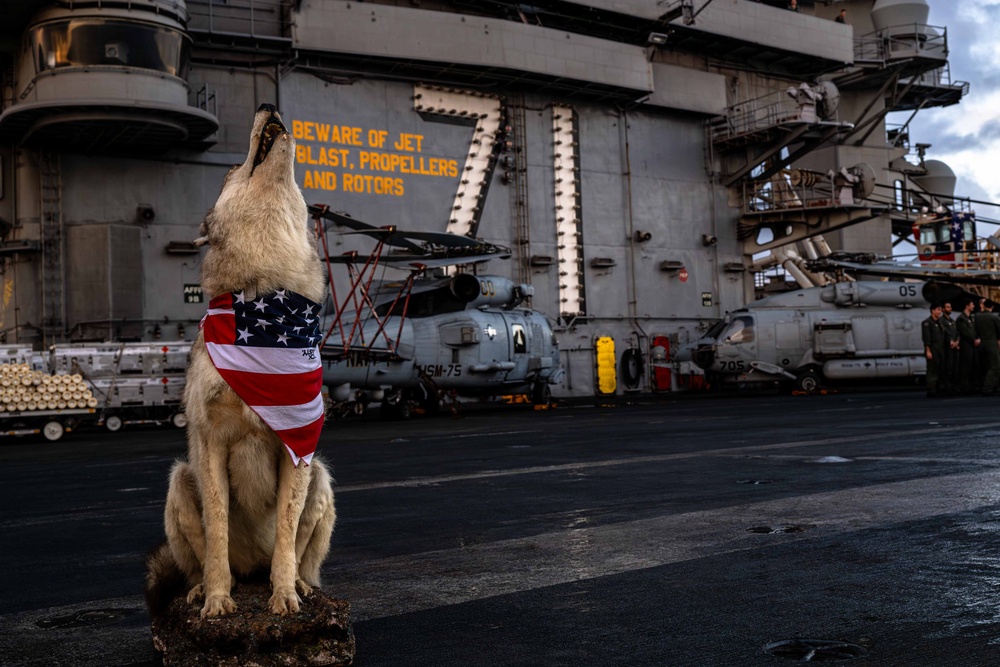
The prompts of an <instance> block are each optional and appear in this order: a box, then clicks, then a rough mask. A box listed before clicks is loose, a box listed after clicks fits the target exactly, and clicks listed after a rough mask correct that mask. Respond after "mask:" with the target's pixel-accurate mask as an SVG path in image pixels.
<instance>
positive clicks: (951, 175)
mask: <svg viewBox="0 0 1000 667" xmlns="http://www.w3.org/2000/svg"><path fill="white" fill-rule="evenodd" d="M924 168H925V169H927V173H926V174H921V175H919V176H918V175H916V174H914V175H913V176H912V178H913V181H914V182H915V183H916V184H917V185H919V186H920V187H922V188H923V189H924V190H926V191H927V192H930V193H933V194H935V195H941V196H940V197H938V199H939V200H941V201H942V202H945V203H947V202H950V201H951V200H952V198H953V197H954V196H955V182H956V180H957V179H956V177H955V172H954V171H952V169H951V167H949V166H948V165H947V164H945V163H944V162H941V161H940V160H925V161H924Z"/></svg>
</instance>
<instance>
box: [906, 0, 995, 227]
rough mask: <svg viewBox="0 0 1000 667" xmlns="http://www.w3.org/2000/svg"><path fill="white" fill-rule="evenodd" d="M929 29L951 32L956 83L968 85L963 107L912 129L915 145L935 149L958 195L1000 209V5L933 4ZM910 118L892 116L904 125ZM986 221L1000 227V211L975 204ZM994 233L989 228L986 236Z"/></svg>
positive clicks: (967, 0)
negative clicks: (950, 173)
mask: <svg viewBox="0 0 1000 667" xmlns="http://www.w3.org/2000/svg"><path fill="white" fill-rule="evenodd" d="M929 4H930V7H931V13H930V18H929V23H930V24H931V25H935V26H947V28H948V47H949V55H948V62H949V63H950V65H951V78H952V81H968V82H969V83H970V90H969V95H968V96H967V97H965V98H964V99H963V100H962V102H961V104H957V105H954V106H950V107H945V108H935V109H925V110H923V111H921V112H920V113H918V114H917V116H916V118H914V120H913V122H912V123H911V129H910V145H911V146H912V145H914V144H916V143H918V142H919V143H929V144H932V148H931V149H930V150H929V151H928V152H927V157H928V158H933V159H935V160H941V161H943V162H945V163H947V164H948V166H950V167H951V168H952V169H953V170H954V171H955V174H956V175H957V176H958V185H957V187H956V190H955V194H956V195H958V196H965V197H971V198H972V199H982V200H985V201H990V202H998V203H1000V66H998V63H1000V34H998V32H1000V0H929ZM907 117H908V114H892V115H890V116H889V119H888V122H889V123H894V122H895V123H904V122H906V118H907ZM973 208H974V209H975V210H976V213H977V215H978V216H979V217H980V218H989V219H992V220H997V221H1000V206H984V205H982V204H975V205H974V206H973ZM993 229H994V228H992V227H989V226H986V225H983V226H982V228H981V229H980V234H984V233H986V234H989V233H991V232H992V231H993Z"/></svg>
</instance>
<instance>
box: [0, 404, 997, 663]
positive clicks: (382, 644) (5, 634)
mask: <svg viewBox="0 0 1000 667" xmlns="http://www.w3.org/2000/svg"><path fill="white" fill-rule="evenodd" d="M998 408H1000V401H998V400H996V399H987V398H978V397H977V398H968V399H959V398H955V399H945V400H937V401H928V400H926V399H925V398H924V397H923V394H922V393H920V392H881V393H861V394H859V393H855V394H839V395H834V396H810V397H755V398H723V399H705V400H679V401H672V400H666V399H664V400H662V401H661V402H658V403H656V404H650V405H643V406H632V407H589V408H587V407H574V408H559V409H556V410H550V411H543V412H534V411H532V410H530V409H528V408H526V407H521V406H508V407H505V408H503V409H488V410H480V411H468V412H467V413H466V414H465V416H464V417H463V418H462V419H458V420H453V419H451V418H448V417H438V418H419V419H415V420H412V421H409V422H405V423H404V422H395V423H393V422H381V421H377V420H370V421H367V420H366V421H346V422H340V423H334V424H329V425H328V426H327V428H326V430H325V432H324V435H323V440H322V442H321V445H320V451H321V453H322V456H323V457H324V458H325V459H326V461H327V462H328V463H330V464H331V466H332V468H333V470H334V474H335V476H336V478H337V488H336V491H337V508H338V515H339V518H338V523H337V529H336V531H335V533H334V537H333V544H332V549H331V552H330V557H329V559H328V561H327V564H326V566H325V567H324V578H325V582H324V583H325V590H326V591H327V592H328V593H330V594H332V595H335V596H338V597H341V596H342V597H347V598H349V599H350V600H351V603H352V605H353V616H354V620H355V632H356V637H357V656H358V659H357V661H356V664H357V665H360V666H364V667H375V666H385V667H404V666H411V665H414V666H416V665H421V666H428V667H431V666H434V667H441V666H446V667H447V666H452V665H476V666H478V665H483V666H486V665H629V666H631V667H636V666H645V665H648V666H651V667H652V666H656V667H664V666H671V667H673V666H679V667H682V666H702V665H704V666H707V667H722V666H730V665H732V666H753V665H778V666H780V665H783V664H791V662H792V661H790V660H785V659H782V658H779V657H774V656H772V655H770V654H769V653H767V652H765V651H764V647H765V645H767V644H769V643H771V642H777V641H781V640H787V639H792V638H806V639H826V640H839V641H845V642H850V643H852V644H856V645H858V646H861V647H863V648H866V649H867V651H868V654H867V657H863V658H857V659H854V660H851V661H849V662H847V663H843V664H856V665H878V666H896V665H898V666H900V667H903V666H906V667H924V666H926V667H942V666H946V665H962V666H963V667H976V666H979V665H982V666H986V665H995V664H998V662H1000V586H998V584H1000V470H998V467H1000V454H998V444H1000V410H998ZM184 449H185V444H184V438H183V433H182V432H180V431H176V430H171V429H167V428H164V429H148V430H135V431H131V432H130V431H122V432H119V433H117V434H109V433H104V432H98V431H93V432H90V433H85V432H78V433H73V434H70V435H67V437H66V438H64V439H63V440H62V441H61V442H59V443H48V442H45V441H44V440H41V439H32V440H27V439H23V440H18V439H6V440H3V441H0V526H2V539H0V545H2V546H0V556H2V563H3V567H2V568H0V665H4V666H5V667H6V666H18V667H20V666H27V665H32V666H38V667H42V666H45V667H51V666H58V665H67V666H70V665H71V666H73V667H120V666H125V665H156V664H158V657H157V654H156V652H155V651H154V649H153V647H152V643H151V640H150V632H149V625H148V618H147V616H146V613H145V611H144V609H143V606H142V600H141V591H142V585H143V584H142V581H143V566H142V559H143V556H144V554H145V552H146V551H147V550H148V549H149V548H151V547H152V546H154V545H155V544H156V543H157V542H158V541H159V540H161V539H162V535H163V528H162V511H163V501H164V497H165V494H166V479H167V474H168V471H169V468H170V464H171V461H172V460H173V459H174V458H176V457H178V456H182V455H183V454H184ZM749 529H757V531H758V532H751V531H749ZM767 529H771V530H767ZM773 530H780V531H783V532H771V531H773ZM81 612H90V613H85V614H81ZM42 626H47V627H42Z"/></svg>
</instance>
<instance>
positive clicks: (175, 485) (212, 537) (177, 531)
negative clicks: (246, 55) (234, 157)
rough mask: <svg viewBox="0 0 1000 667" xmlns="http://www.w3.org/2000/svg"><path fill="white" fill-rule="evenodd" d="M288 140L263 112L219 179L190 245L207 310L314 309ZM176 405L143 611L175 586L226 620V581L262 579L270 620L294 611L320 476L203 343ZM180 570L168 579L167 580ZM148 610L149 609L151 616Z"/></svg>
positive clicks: (305, 570) (312, 538) (313, 581)
mask: <svg viewBox="0 0 1000 667" xmlns="http://www.w3.org/2000/svg"><path fill="white" fill-rule="evenodd" d="M294 156H295V140H294V139H293V138H292V136H291V135H290V134H289V133H288V132H287V131H286V130H285V128H284V126H283V125H282V124H281V120H280V116H278V113H277V111H276V110H275V109H274V107H272V106H270V105H261V108H260V109H258V111H257V114H256V116H255V117H254V124H253V129H252V131H251V134H250V150H249V152H248V154H247V159H246V161H245V162H244V163H243V164H241V165H237V166H235V167H233V168H232V170H230V172H229V174H228V175H227V176H226V180H225V183H224V184H223V186H222V192H221V194H220V195H219V199H218V201H217V202H216V203H215V206H214V207H213V208H212V210H211V211H209V213H208V215H207V216H206V218H205V222H204V223H203V224H202V229H201V233H202V237H201V238H199V239H198V241H197V242H198V243H208V245H209V250H208V253H207V255H206V257H205V261H204V265H203V268H202V278H201V284H202V288H203V291H204V292H205V293H206V294H207V295H208V297H209V298H212V297H215V296H217V295H219V294H223V293H226V292H233V291H240V290H244V291H245V292H246V293H247V295H248V296H253V295H256V294H266V293H269V292H273V291H275V290H277V289H289V290H292V291H295V292H298V293H299V294H302V295H303V296H305V297H307V298H309V299H311V300H313V301H316V302H322V301H323V299H324V295H325V290H326V287H325V284H324V280H323V271H322V266H321V264H320V260H319V258H318V256H317V252H316V246H315V239H313V237H312V235H311V234H310V233H309V229H308V226H307V224H308V213H307V210H306V204H305V200H304V199H303V198H302V192H301V191H300V190H299V188H298V186H297V185H296V184H295V180H294V173H293V161H294V160H293V158H294ZM184 403H185V405H186V412H187V417H188V460H187V461H186V462H184V461H178V462H177V463H176V464H175V465H174V468H173V471H172V472H171V475H170V488H169V491H168V492H167V503H166V512H165V516H164V524H165V527H166V533H167V544H166V545H165V546H163V547H161V548H160V549H159V550H158V551H157V552H154V554H153V555H152V556H151V557H150V559H149V574H148V576H147V600H150V599H151V597H150V596H152V598H154V599H155V598H156V596H157V595H160V596H161V597H163V596H164V595H166V593H165V592H163V591H160V590H158V589H157V587H158V586H159V587H161V588H162V587H164V586H166V585H167V584H166V583H165V581H166V580H167V579H170V578H171V576H172V575H173V576H172V578H173V579H174V580H175V582H174V583H175V584H176V583H177V582H179V580H180V577H179V575H180V574H183V576H184V579H186V582H187V586H189V587H190V589H189V592H188V596H187V599H188V602H194V601H196V600H199V599H201V598H204V606H203V607H202V610H201V616H202V618H206V617H213V616H223V615H226V614H229V613H232V612H234V611H236V604H235V603H234V602H233V599H232V597H231V588H232V586H233V584H234V583H235V581H236V577H239V576H245V575H249V574H251V573H253V572H258V571H261V570H263V569H265V568H270V580H271V589H272V596H271V599H270V609H271V611H272V612H273V613H275V614H281V615H285V614H290V613H295V612H297V611H299V606H300V604H301V603H302V600H301V598H300V597H299V593H301V594H302V595H306V594H308V593H309V592H310V591H311V587H313V586H319V584H320V572H319V570H320V565H321V564H322V563H323V560H324V559H325V558H326V554H327V551H328V550H329V546H330V536H331V534H332V532H333V524H334V521H335V519H336V512H335V509H334V502H333V489H332V483H331V479H330V475H329V473H328V472H327V469H326V467H325V466H324V465H323V463H322V462H321V461H319V460H318V459H317V458H315V457H314V458H313V460H312V464H311V465H309V466H307V465H306V464H305V463H304V462H300V463H299V465H298V466H295V465H293V463H292V460H291V457H290V456H289V454H288V452H287V451H286V449H285V446H284V445H283V444H282V442H281V441H280V440H279V439H278V437H277V436H276V435H275V434H274V432H273V431H271V429H269V428H268V427H267V426H266V425H265V424H264V422H263V421H262V420H261V419H260V418H259V417H258V416H257V415H256V414H255V413H254V412H253V411H252V410H251V409H250V408H249V407H247V405H246V404H245V403H244V402H243V401H242V400H241V399H240V398H239V397H238V396H237V395H236V394H235V393H234V392H233V391H232V390H231V389H230V388H229V385H228V384H226V382H225V380H223V379H222V377H221V376H220V375H219V373H218V371H216V369H215V367H214V366H213V365H212V362H211V359H210V358H209V356H208V352H207V350H206V347H205V341H204V339H203V337H202V334H201V333H199V335H198V338H197V339H196V341H195V342H194V345H193V347H192V350H191V364H190V366H189V367H188V371H187V386H186V389H185V392H184ZM178 569H179V572H178ZM153 605H154V603H153V602H150V607H151V611H153V612H154V615H155V611H156V610H154V609H153Z"/></svg>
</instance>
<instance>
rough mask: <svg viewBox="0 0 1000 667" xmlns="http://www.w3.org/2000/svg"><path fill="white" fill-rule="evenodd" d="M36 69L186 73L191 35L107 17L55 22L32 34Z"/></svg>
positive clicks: (37, 70) (44, 25)
mask: <svg viewBox="0 0 1000 667" xmlns="http://www.w3.org/2000/svg"><path fill="white" fill-rule="evenodd" d="M29 39H30V40H31V47H32V48H31V51H32V53H33V54H34V56H35V71H36V72H44V71H46V70H51V69H57V68H60V67H88V66H94V65H117V66H122V67H136V68H139V69H148V70H155V71H157V72H165V73H167V74H172V75H173V76H178V77H181V78H183V77H185V76H186V75H187V65H188V57H189V53H188V51H189V49H190V46H189V39H188V38H187V37H186V36H185V35H183V34H182V33H181V32H180V31H178V30H173V29H170V28H165V27H162V26H155V25H149V24H144V23H136V22H133V21H114V20H103V19H70V20H67V21H53V22H51V23H44V24H42V25H39V26H37V27H36V28H34V29H33V30H32V31H31V33H30V36H29Z"/></svg>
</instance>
